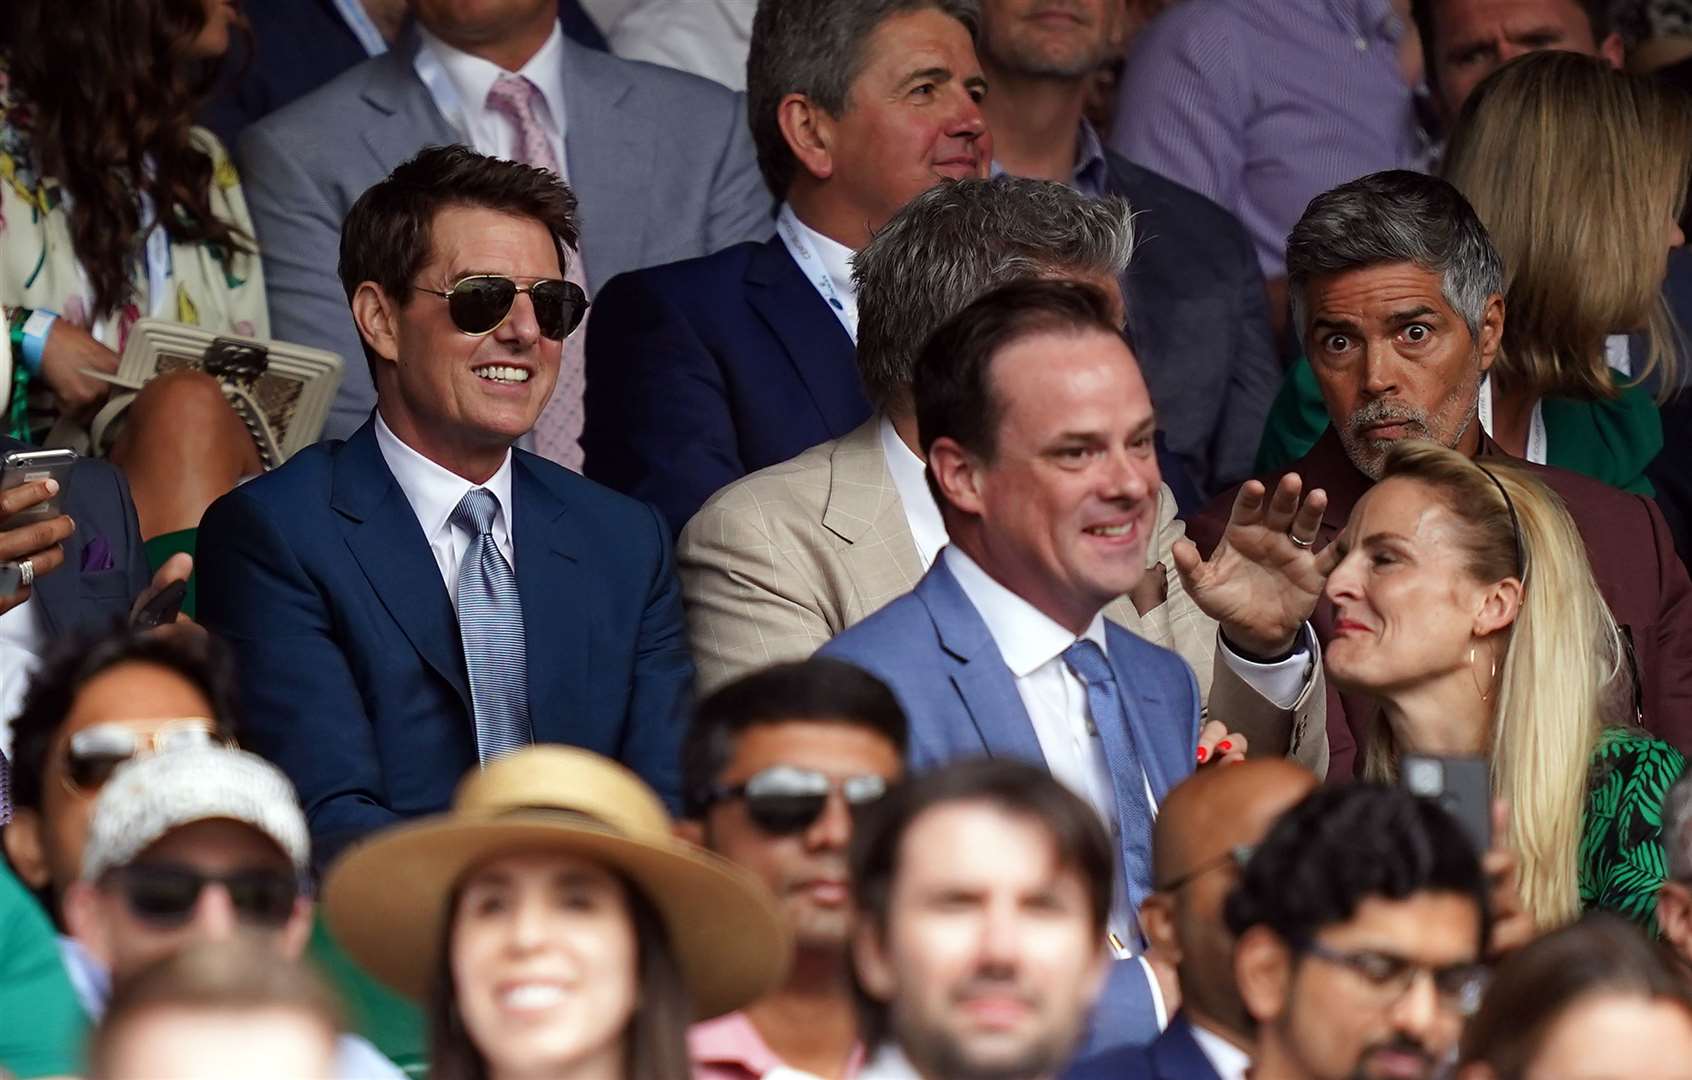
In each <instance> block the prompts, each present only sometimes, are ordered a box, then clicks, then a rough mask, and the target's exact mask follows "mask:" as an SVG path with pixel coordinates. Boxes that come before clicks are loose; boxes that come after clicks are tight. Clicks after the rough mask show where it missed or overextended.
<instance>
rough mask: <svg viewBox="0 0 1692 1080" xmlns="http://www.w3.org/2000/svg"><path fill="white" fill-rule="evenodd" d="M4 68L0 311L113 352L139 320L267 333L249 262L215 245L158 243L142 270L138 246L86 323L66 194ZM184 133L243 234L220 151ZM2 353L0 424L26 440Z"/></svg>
mask: <svg viewBox="0 0 1692 1080" xmlns="http://www.w3.org/2000/svg"><path fill="white" fill-rule="evenodd" d="M7 66H8V65H7V62H6V59H5V57H4V56H3V55H0V306H4V307H9V308H10V307H27V308H47V309H49V310H52V311H57V312H58V313H59V314H60V315H62V316H63V317H65V318H67V319H69V320H70V321H71V322H73V323H75V324H76V325H78V326H80V327H83V328H84V329H86V330H88V331H89V333H90V334H92V335H93V336H94V338H95V339H96V340H98V341H99V342H100V343H101V344H103V345H105V346H106V347H108V348H110V349H112V350H113V351H114V352H117V353H119V354H121V353H122V352H123V346H124V343H125V341H126V340H127V339H128V336H129V329H130V327H132V326H133V325H134V324H135V322H136V320H138V319H141V318H145V317H149V316H150V317H154V318H167V319H174V320H176V321H178V322H183V323H188V324H191V325H195V326H204V327H207V328H209V329H212V330H217V331H220V332H228V333H236V334H244V335H250V336H254V337H267V336H269V330H270V320H269V316H268V314H267V313H266V310H265V298H264V276H263V273H262V271H261V270H260V267H259V259H258V256H257V255H256V254H253V253H251V252H242V251H231V250H229V249H228V248H225V247H224V246H222V245H216V244H201V243H177V242H172V243H170V244H168V245H160V246H161V248H165V249H168V258H166V259H165V260H163V265H162V266H159V265H156V264H157V263H158V260H155V266H154V269H153V271H152V272H151V273H150V272H149V264H148V260H147V258H146V257H145V256H144V253H143V250H142V248H141V246H140V244H141V241H140V240H138V241H137V245H138V246H137V250H136V252H135V255H134V259H133V269H132V274H133V280H134V282H135V290H134V293H133V295H132V298H131V302H130V303H128V304H125V305H124V306H123V307H121V308H119V309H118V310H117V311H114V312H112V313H110V314H108V315H106V316H105V317H104V318H101V319H99V320H98V321H96V320H95V319H94V318H93V315H92V312H93V308H94V298H93V289H92V287H91V285H90V284H89V281H88V278H87V276H86V275H85V274H84V273H83V270H82V267H81V265H80V263H79V262H78V260H77V257H76V251H75V249H74V247H73V245H72V243H71V235H70V221H69V216H68V214H67V213H66V210H65V199H66V195H65V193H64V191H63V189H62V188H61V187H60V185H59V182H58V181H57V180H56V179H54V178H52V177H44V176H42V175H41V174H40V171H39V167H38V160H39V159H38V158H37V156H36V153H35V144H36V139H37V137H38V133H37V132H36V131H35V129H34V123H33V120H34V109H32V108H31V107H30V106H29V104H28V103H27V102H24V101H21V100H19V99H18V98H17V97H16V96H15V95H14V93H13V88H12V86H11V81H10V79H9V77H8V73H7ZM193 135H194V140H195V143H196V145H197V146H199V147H200V148H201V149H203V150H204V151H205V152H206V153H207V154H209V155H211V158H212V162H213V165H214V170H215V171H214V173H213V181H212V191H211V202H212V206H213V208H214V209H215V210H216V212H217V214H218V216H219V217H220V218H222V219H223V220H224V221H227V222H230V223H231V224H233V225H235V226H236V227H237V228H238V229H239V230H240V231H241V232H242V233H244V234H245V235H246V236H249V237H250V236H253V235H254V234H253V224H252V218H251V216H249V214H248V213H247V203H246V200H245V199H244V198H243V197H242V195H241V185H240V181H239V179H238V177H237V176H236V174H235V168H234V166H233V165H232V164H231V163H230V161H229V157H228V155H227V154H226V153H225V152H224V149H223V146H222V144H221V143H219V142H218V141H217V138H216V137H215V136H214V135H212V134H211V133H210V132H209V131H206V130H204V129H202V128H195V129H194V133H193ZM161 271H162V273H161ZM155 294H156V295H155ZM10 353H11V344H10V341H9V339H8V338H7V337H6V335H4V334H0V367H3V368H4V370H0V376H4V378H3V381H0V392H3V393H4V394H5V397H6V400H7V401H8V402H9V403H10V406H9V408H7V409H6V411H5V414H4V415H5V416H6V417H7V418H8V422H7V423H6V424H5V427H6V428H7V429H9V430H11V431H12V433H13V434H17V435H19V436H20V437H27V436H26V433H25V432H24V431H23V430H22V429H23V428H25V427H28V426H32V425H30V424H28V423H26V422H25V420H24V415H23V408H22V401H21V397H22V395H19V394H18V393H17V389H18V388H20V387H21V386H23V385H24V379H23V376H21V375H18V376H16V377H14V371H13V368H12V361H13V358H12V357H11V355H10ZM19 366H21V365H19ZM39 419H40V418H39V417H37V420H39Z"/></svg>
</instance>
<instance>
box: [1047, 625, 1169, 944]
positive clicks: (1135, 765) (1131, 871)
mask: <svg viewBox="0 0 1692 1080" xmlns="http://www.w3.org/2000/svg"><path fill="white" fill-rule="evenodd" d="M1063 662H1064V663H1065V664H1068V665H1069V670H1070V671H1073V672H1074V673H1075V677H1076V678H1078V679H1080V680H1081V682H1082V683H1083V684H1085V685H1086V687H1087V711H1088V713H1089V714H1091V716H1092V718H1093V726H1094V727H1096V728H1098V732H1099V741H1100V742H1102V743H1103V744H1104V752H1105V762H1106V764H1108V765H1109V766H1110V781H1111V785H1112V786H1113V787H1114V788H1115V789H1116V828H1117V833H1118V836H1119V838H1120V839H1121V841H1122V851H1123V856H1122V864H1123V865H1122V870H1123V873H1124V875H1125V876H1126V877H1127V887H1128V893H1127V895H1128V904H1129V910H1130V911H1131V912H1134V913H1135V916H1136V917H1138V913H1139V910H1140V901H1142V900H1144V899H1145V898H1146V891H1147V889H1148V888H1149V887H1150V885H1151V876H1152V875H1151V854H1152V814H1151V804H1150V803H1148V802H1147V801H1146V771H1145V768H1144V767H1143V766H1142V765H1141V763H1140V755H1139V752H1138V751H1137V750H1135V748H1134V735H1133V733H1132V732H1131V731H1129V730H1128V710H1127V709H1126V707H1124V705H1123V703H1122V689H1121V687H1119V686H1117V685H1116V672H1115V671H1113V670H1112V669H1111V666H1110V661H1109V660H1107V659H1106V658H1105V654H1104V650H1103V649H1101V648H1099V647H1098V645H1097V644H1096V643H1094V642H1091V641H1088V640H1086V639H1085V638H1083V639H1082V640H1080V641H1077V642H1076V643H1075V644H1073V645H1071V646H1070V647H1069V648H1067V649H1065V650H1064V653H1063Z"/></svg>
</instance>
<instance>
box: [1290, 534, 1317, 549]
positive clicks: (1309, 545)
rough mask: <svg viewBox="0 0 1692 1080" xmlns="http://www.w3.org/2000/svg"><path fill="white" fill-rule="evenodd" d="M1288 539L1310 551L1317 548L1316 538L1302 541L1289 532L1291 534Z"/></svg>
mask: <svg viewBox="0 0 1692 1080" xmlns="http://www.w3.org/2000/svg"><path fill="white" fill-rule="evenodd" d="M1287 539H1288V540H1291V541H1292V542H1293V543H1295V544H1297V545H1298V546H1299V547H1301V548H1307V549H1308V548H1312V547H1315V546H1316V538H1315V537H1314V536H1313V537H1311V538H1310V539H1308V540H1300V539H1299V538H1298V537H1296V536H1294V535H1293V534H1292V533H1290V532H1289V533H1287Z"/></svg>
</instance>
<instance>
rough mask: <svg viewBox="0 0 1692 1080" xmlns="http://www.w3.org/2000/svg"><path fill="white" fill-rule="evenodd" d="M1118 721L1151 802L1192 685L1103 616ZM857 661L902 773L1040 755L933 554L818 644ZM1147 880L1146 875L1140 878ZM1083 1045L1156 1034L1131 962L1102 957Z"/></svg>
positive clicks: (998, 666)
mask: <svg viewBox="0 0 1692 1080" xmlns="http://www.w3.org/2000/svg"><path fill="white" fill-rule="evenodd" d="M1105 635H1106V637H1105V640H1106V642H1107V648H1106V653H1107V655H1108V656H1109V658H1110V664H1111V667H1113V668H1114V669H1115V670H1116V678H1117V684H1118V686H1119V687H1120V688H1121V691H1122V700H1123V703H1124V705H1125V706H1126V708H1127V712H1128V723H1129V730H1130V733H1131V735H1132V737H1133V739H1134V746H1135V748H1136V749H1137V750H1138V751H1139V754H1140V758H1141V762H1142V763H1143V765H1144V766H1145V771H1146V779H1147V780H1148V781H1150V783H1151V790H1152V795H1153V797H1154V798H1155V799H1156V800H1157V802H1158V804H1159V805H1161V804H1162V802H1163V800H1164V798H1165V797H1167V795H1168V793H1169V790H1170V788H1172V787H1174V785H1176V784H1177V783H1179V782H1180V781H1181V780H1183V779H1184V778H1186V777H1187V776H1188V775H1190V774H1191V773H1192V771H1193V763H1194V758H1195V756H1196V754H1197V749H1198V730H1199V691H1198V682H1197V680H1195V679H1194V678H1193V671H1192V669H1191V668H1189V667H1188V666H1187V662H1186V661H1185V660H1182V659H1181V657H1180V656H1179V655H1177V654H1175V653H1173V652H1170V651H1169V650H1168V649H1165V648H1162V647H1160V646H1157V645H1153V644H1152V643H1151V642H1149V641H1146V640H1144V639H1142V638H1139V637H1136V636H1134V635H1133V634H1131V633H1129V632H1128V631H1127V630H1124V629H1122V628H1121V627H1119V626H1117V625H1116V624H1114V623H1110V622H1107V623H1106V624H1105ZM818 655H819V656H833V657H835V658H837V659H840V660H846V661H849V662H850V663H853V664H856V665H858V666H859V667H861V668H863V669H864V670H866V671H868V672H870V673H871V674H872V675H875V676H876V677H878V678H880V679H881V680H882V681H883V682H885V683H886V684H887V685H888V687H889V688H890V689H891V690H892V691H893V694H894V696H895V697H897V698H898V699H899V704H900V705H901V706H903V708H904V710H905V715H906V717H907V718H908V719H909V721H910V750H909V759H910V760H909V764H910V768H911V769H912V771H913V772H914V771H919V770H921V769H925V768H931V767H933V766H935V765H939V764H941V763H943V762H947V761H953V760H956V759H958V758H966V757H978V756H981V755H989V756H992V757H1010V758H1020V759H1022V760H1024V761H1031V762H1034V763H1035V764H1040V765H1043V764H1045V755H1044V754H1043V753H1042V752H1041V750H1040V741H1039V738H1038V736H1036V735H1035V733H1034V725H1033V723H1032V722H1031V721H1030V720H1029V719H1028V712H1027V710H1025V709H1024V708H1023V706H1022V698H1021V696H1020V695H1019V694H1018V693H1017V689H1016V679H1015V677H1014V676H1013V675H1011V671H1010V668H1008V667H1006V666H1005V661H1004V657H1003V656H1002V655H1001V654H1000V652H999V647H998V645H997V643H995V642H994V640H993V635H992V633H991V631H989V630H988V629H987V624H986V622H984V621H983V620H982V618H981V615H980V614H979V613H978V612H977V611H976V609H975V605H974V604H972V603H971V602H970V600H969V597H968V595H967V594H966V593H965V592H964V591H963V586H961V585H959V584H958V580H957V578H955V577H953V576H952V572H951V571H950V570H948V569H947V568H946V560H945V559H944V558H943V557H942V558H939V559H936V560H935V561H934V565H933V566H932V567H931V568H930V569H929V571H928V573H927V574H924V575H923V578H922V580H921V581H919V582H917V586H916V588H915V589H914V590H913V591H911V592H909V593H906V594H905V595H904V596H901V597H899V599H897V600H894V601H893V602H892V603H890V604H888V605H887V606H886V607H883V608H882V609H881V610H880V611H877V612H876V613H875V614H873V615H871V616H870V617H869V618H867V619H865V620H864V621H862V622H860V623H858V624H857V625H855V626H851V627H848V628H847V629H846V630H844V631H843V632H841V634H840V635H839V636H838V637H836V638H835V639H834V640H832V641H830V642H829V643H828V644H826V645H824V646H823V647H822V648H821V649H819V650H818ZM1144 884H1145V886H1146V887H1147V888H1148V889H1149V888H1150V885H1151V883H1150V882H1145V883H1144ZM1111 968H1112V970H1111V976H1110V981H1109V982H1108V983H1107V984H1106V987H1105V991H1104V994H1103V996H1102V997H1101V998H1100V1001H1099V1005H1098V1008H1097V1010H1096V1011H1095V1013H1094V1017H1093V1032H1092V1038H1091V1039H1090V1041H1089V1042H1088V1047H1087V1049H1088V1051H1089V1052H1096V1051H1101V1050H1103V1049H1105V1048H1106V1047H1110V1046H1117V1045H1133V1044H1137V1043H1145V1042H1149V1041H1150V1040H1151V1039H1153V1038H1154V1037H1155V1036H1156V1035H1157V1014H1156V1011H1155V1006H1154V1005H1153V1003H1152V998H1151V993H1152V991H1151V984H1150V983H1149V982H1148V981H1147V975H1146V972H1145V969H1144V967H1143V966H1142V965H1141V964H1140V962H1139V961H1137V960H1128V961H1120V962H1118V963H1115V964H1112V965H1111Z"/></svg>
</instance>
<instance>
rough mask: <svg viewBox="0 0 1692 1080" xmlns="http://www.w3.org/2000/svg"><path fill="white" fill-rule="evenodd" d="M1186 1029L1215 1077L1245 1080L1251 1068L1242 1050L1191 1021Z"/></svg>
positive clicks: (1249, 1059) (1227, 1079) (1249, 1061)
mask: <svg viewBox="0 0 1692 1080" xmlns="http://www.w3.org/2000/svg"><path fill="white" fill-rule="evenodd" d="M1187 1028H1188V1030H1190V1031H1191V1032H1192V1033H1193V1041H1194V1042H1196V1043H1198V1047H1199V1049H1200V1050H1202V1051H1204V1056H1205V1057H1207V1058H1209V1059H1210V1067H1211V1068H1212V1069H1215V1070H1216V1075H1217V1076H1219V1077H1221V1078H1222V1080H1245V1076H1246V1070H1248V1069H1250V1068H1251V1058H1250V1056H1249V1055H1247V1054H1246V1052H1245V1051H1244V1050H1241V1049H1240V1048H1239V1047H1237V1046H1235V1045H1234V1044H1233V1043H1231V1042H1229V1041H1228V1040H1227V1039H1224V1038H1223V1037H1222V1036H1220V1035H1218V1034H1216V1033H1215V1032H1213V1031H1206V1030H1205V1029H1204V1028H1202V1027H1200V1026H1199V1025H1197V1024H1194V1023H1192V1022H1191V1021H1189V1022H1188V1024H1187Z"/></svg>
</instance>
